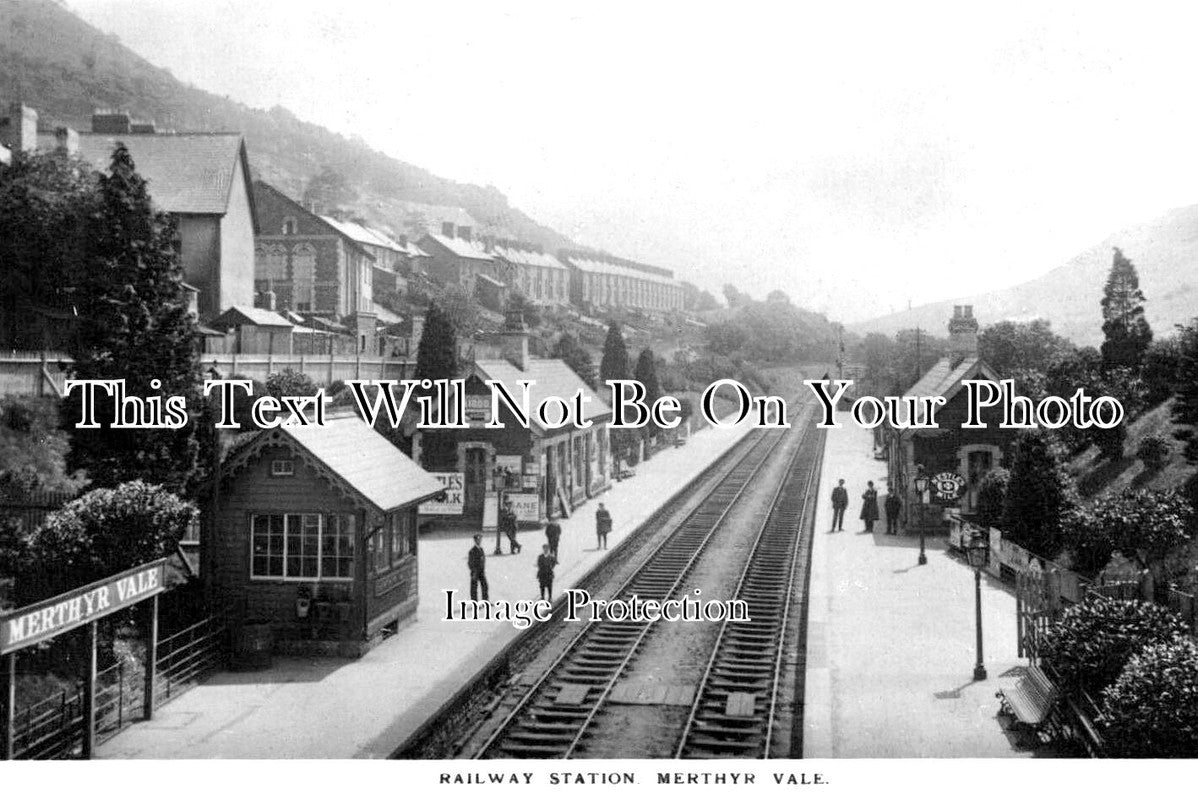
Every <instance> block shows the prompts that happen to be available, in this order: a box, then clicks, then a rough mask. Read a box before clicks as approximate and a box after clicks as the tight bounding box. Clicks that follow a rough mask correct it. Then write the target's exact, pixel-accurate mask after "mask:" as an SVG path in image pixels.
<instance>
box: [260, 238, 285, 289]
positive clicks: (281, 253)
mask: <svg viewBox="0 0 1198 800" xmlns="http://www.w3.org/2000/svg"><path fill="white" fill-rule="evenodd" d="M254 256H255V261H256V262H257V265H256V267H257V269H256V271H257V278H258V279H259V280H265V281H270V282H272V283H274V282H278V281H285V280H287V248H285V247H283V246H282V245H277V244H274V245H269V246H266V247H263V246H261V245H259V247H258V248H257V250H256V251H255V253H254Z"/></svg>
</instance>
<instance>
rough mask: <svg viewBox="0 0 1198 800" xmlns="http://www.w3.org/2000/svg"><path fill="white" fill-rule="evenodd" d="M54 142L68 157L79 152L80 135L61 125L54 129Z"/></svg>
mask: <svg viewBox="0 0 1198 800" xmlns="http://www.w3.org/2000/svg"><path fill="white" fill-rule="evenodd" d="M54 142H55V145H56V146H57V147H58V149H59V150H61V151H63V152H65V153H66V154H67V155H72V156H73V155H75V154H76V153H78V152H79V134H78V133H77V132H76V131H75V130H74V129H73V128H68V127H66V126H62V125H60V126H59V127H57V128H55V129H54Z"/></svg>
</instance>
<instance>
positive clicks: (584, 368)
mask: <svg viewBox="0 0 1198 800" xmlns="http://www.w3.org/2000/svg"><path fill="white" fill-rule="evenodd" d="M551 357H552V358H560V359H561V360H562V361H565V362H566V365H567V366H568V367H570V369H572V370H574V374H575V375H577V376H578V377H580V378H582V379H583V380H584V381H586V384H587V386H590V387H591V388H592V389H594V388H595V378H596V375H595V362H594V360H593V359H592V358H591V354H590V352H589V351H588V350H587V349H586V348H585V347H583V346H582V345H581V344H579V343H578V340H577V339H575V338H574V337H573V336H572V335H570V334H569V333H563V334H562V335H561V336H560V337H559V338H558V340H557V341H556V342H554V344H553V351H552V353H551Z"/></svg>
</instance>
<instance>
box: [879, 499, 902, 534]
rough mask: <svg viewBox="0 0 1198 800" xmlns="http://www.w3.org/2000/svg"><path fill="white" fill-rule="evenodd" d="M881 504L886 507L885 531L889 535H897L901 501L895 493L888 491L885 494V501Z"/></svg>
mask: <svg viewBox="0 0 1198 800" xmlns="http://www.w3.org/2000/svg"><path fill="white" fill-rule="evenodd" d="M882 505H883V506H884V507H885V509H886V532H887V533H889V534H890V535H891V536H897V535H898V522H899V512H900V511H902V510H903V503H902V501H901V500H899V498H898V495H897V494H895V493H894V492H890V493H888V494H887V495H886V502H885V503H883V504H882Z"/></svg>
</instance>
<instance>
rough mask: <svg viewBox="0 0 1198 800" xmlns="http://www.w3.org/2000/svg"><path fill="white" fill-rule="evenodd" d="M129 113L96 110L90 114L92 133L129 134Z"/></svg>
mask: <svg viewBox="0 0 1198 800" xmlns="http://www.w3.org/2000/svg"><path fill="white" fill-rule="evenodd" d="M130 122H131V121H130V119H129V113H128V112H127V111H114V110H112V109H107V108H98V109H96V110H95V111H94V112H93V113H92V133H129V126H130Z"/></svg>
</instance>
